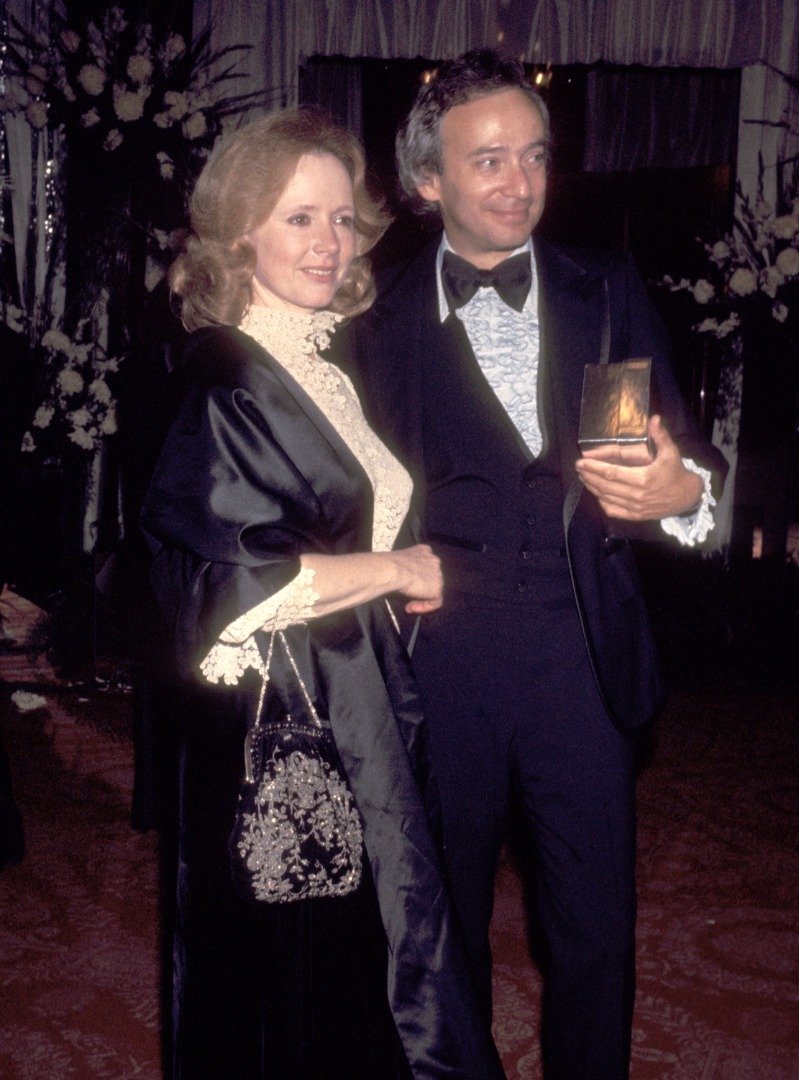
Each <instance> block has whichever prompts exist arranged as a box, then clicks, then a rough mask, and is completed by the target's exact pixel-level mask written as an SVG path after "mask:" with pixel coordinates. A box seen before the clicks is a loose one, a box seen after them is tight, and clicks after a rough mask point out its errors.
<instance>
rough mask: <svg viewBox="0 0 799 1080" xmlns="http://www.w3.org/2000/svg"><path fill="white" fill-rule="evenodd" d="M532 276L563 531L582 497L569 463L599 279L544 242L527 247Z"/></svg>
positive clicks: (597, 334)
mask: <svg viewBox="0 0 799 1080" xmlns="http://www.w3.org/2000/svg"><path fill="white" fill-rule="evenodd" d="M533 248H534V252H535V260H536V270H537V273H538V290H539V291H538V311H539V321H540V327H541V356H540V360H539V378H543V379H546V381H547V385H548V387H549V394H550V400H551V402H552V411H551V415H552V419H553V423H554V427H555V435H556V439H557V445H558V448H559V452H560V463H561V473H562V476H563V482H564V488H565V490H566V498H565V501H564V505H563V523H564V527H565V529H566V530H567V531H568V528H569V524H570V522H571V519H572V516H573V514H574V511H575V508H576V506H577V503H578V502H579V499H580V496H581V494H582V491H583V487H582V484H581V483H580V480H579V479H578V477H577V473H576V470H575V468H574V463H575V461H576V460H577V456H578V454H579V448H578V444H577V432H578V429H579V423H580V402H581V399H582V386H583V373H584V370H585V365H586V364H595V363H598V362H599V360H600V355H601V349H602V331H601V328H602V326H603V325H604V322H605V319H606V312H605V311H604V305H605V303H606V299H605V290H604V288H603V284H602V283H603V277H602V275H601V274H600V273H593V272H591V271H588V270H586V269H584V268H583V267H581V266H578V265H577V264H576V263H574V262H573V261H572V260H571V259H570V258H569V257H568V256H567V255H565V254H564V253H563V252H561V251H559V250H557V249H555V248H552V247H551V246H550V245H549V244H547V243H546V242H545V241H541V240H535V239H534V241H533Z"/></svg>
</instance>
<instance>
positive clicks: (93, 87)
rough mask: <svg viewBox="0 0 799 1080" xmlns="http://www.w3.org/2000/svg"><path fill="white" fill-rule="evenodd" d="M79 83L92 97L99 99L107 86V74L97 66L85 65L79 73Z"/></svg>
mask: <svg viewBox="0 0 799 1080" xmlns="http://www.w3.org/2000/svg"><path fill="white" fill-rule="evenodd" d="M78 82H79V83H80V84H81V86H82V87H83V89H84V90H85V91H86V93H87V94H89V95H90V96H91V97H98V96H99V95H100V94H102V92H103V87H104V86H105V73H104V72H103V70H102V68H99V67H98V66H97V65H96V64H84V65H83V67H82V68H81V69H80V71H79V72H78Z"/></svg>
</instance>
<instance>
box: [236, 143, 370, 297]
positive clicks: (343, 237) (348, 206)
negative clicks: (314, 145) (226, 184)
mask: <svg viewBox="0 0 799 1080" xmlns="http://www.w3.org/2000/svg"><path fill="white" fill-rule="evenodd" d="M354 221H355V205H354V199H353V193H352V181H351V180H350V177H349V174H348V173H347V170H346V169H345V168H344V166H343V165H342V163H341V162H340V161H339V160H338V158H336V157H334V156H333V155H332V154H304V155H303V156H302V157H301V158H300V159H299V161H298V162H297V169H296V171H295V173H294V175H293V176H292V178H291V179H290V180H289V182H288V184H287V185H286V187H285V188H284V190H283V194H282V195H281V196H280V198H279V199H278V201H277V204H276V205H275V208H274V210H273V211H272V213H271V214H270V215H269V217H268V218H267V219H266V221H264V222H262V223H261V224H260V225H258V226H256V228H254V229H251V230H250V232H248V233H247V239H248V240H249V241H250V243H251V244H252V245H253V246H254V247H255V253H256V257H257V262H256V266H255V273H254V275H253V281H252V293H253V303H254V304H260V305H263V306H264V307H271V308H282V309H283V310H287V311H316V310H317V309H318V308H324V307H327V306H328V305H329V304H330V302H331V300H332V299H333V297H334V296H335V295H336V292H337V291H338V288H339V286H340V285H341V282H342V280H343V278H344V276H345V275H346V273H347V270H348V269H349V265H350V263H351V262H352V260H353V258H354V257H355V225H354Z"/></svg>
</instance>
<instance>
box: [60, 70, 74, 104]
mask: <svg viewBox="0 0 799 1080" xmlns="http://www.w3.org/2000/svg"><path fill="white" fill-rule="evenodd" d="M58 92H59V93H60V94H61V96H62V97H63V99H64V101H69V102H70V103H72V102H73V101H75V100H77V99H76V95H75V91H74V90H73V89H72V87H71V86H70V85H69V83H68V82H67V78H66V76H65V75H64V76H62V77H61V78H60V79H59V80H58Z"/></svg>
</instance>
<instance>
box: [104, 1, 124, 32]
mask: <svg viewBox="0 0 799 1080" xmlns="http://www.w3.org/2000/svg"><path fill="white" fill-rule="evenodd" d="M127 25H128V20H127V19H126V18H125V12H124V11H123V10H122V8H120V7H112V8H110V9H109V10H108V11H107V12H106V16H105V28H106V33H107V34H108V35H109V36H110V37H116V36H117V35H118V34H121V33H122V31H123V30H124V29H125V27H126V26H127Z"/></svg>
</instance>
